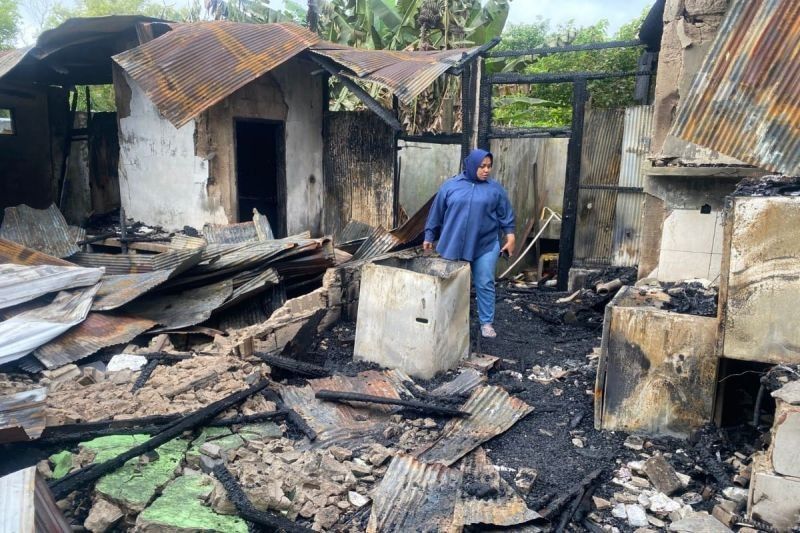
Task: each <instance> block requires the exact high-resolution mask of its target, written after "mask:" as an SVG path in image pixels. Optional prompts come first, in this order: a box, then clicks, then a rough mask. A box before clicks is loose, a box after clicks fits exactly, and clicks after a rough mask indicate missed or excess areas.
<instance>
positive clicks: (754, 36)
mask: <svg viewBox="0 0 800 533" xmlns="http://www.w3.org/2000/svg"><path fill="white" fill-rule="evenodd" d="M798 80H800V2H797V1H796V0H771V1H757V2H756V1H749V0H734V1H733V2H732V3H731V5H730V7H729V8H728V12H727V14H726V15H725V19H724V20H723V22H722V25H721V26H720V28H719V30H718V31H717V34H716V37H715V39H714V43H713V44H712V46H711V50H710V51H709V53H708V55H707V56H706V58H705V61H704V62H703V66H702V67H701V68H700V71H699V72H698V73H697V75H696V76H695V78H694V82H693V83H692V87H691V89H690V90H689V94H688V95H687V97H686V98H685V99H684V100H683V101H682V102H681V104H680V106H679V108H678V116H677V118H676V120H675V123H674V124H673V127H672V130H671V132H670V133H671V134H672V135H675V136H677V137H680V138H682V139H685V140H687V141H690V142H693V143H696V144H699V145H701V146H705V147H707V148H710V149H712V150H716V151H719V152H721V153H723V154H725V155H728V156H731V157H735V158H736V159H739V160H742V161H744V162H746V163H749V164H751V165H755V166H758V167H761V168H765V169H767V170H770V171H773V172H779V173H782V174H786V175H791V176H797V175H800V91H798V89H797V86H798Z"/></svg>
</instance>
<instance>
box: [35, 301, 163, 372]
mask: <svg viewBox="0 0 800 533" xmlns="http://www.w3.org/2000/svg"><path fill="white" fill-rule="evenodd" d="M153 326H155V322H153V321H151V320H148V319H146V318H141V317H134V316H122V315H107V314H103V313H89V315H88V316H87V317H86V320H84V321H83V322H81V323H80V324H78V325H77V326H76V327H74V328H72V329H70V330H69V331H67V332H66V333H64V334H63V335H60V336H59V337H57V338H55V339H54V340H52V341H50V342H48V343H47V344H45V345H43V346H41V347H39V348H38V349H37V350H36V351H35V352H33V355H34V356H35V357H36V359H38V360H39V361H40V362H41V363H42V364H43V365H44V366H45V367H47V368H57V367H59V366H63V365H66V364H69V363H74V362H75V361H80V360H81V359H83V358H84V357H89V356H90V355H92V354H93V353H95V352H97V351H99V350H100V349H102V348H105V347H107V346H114V345H116V344H123V343H126V342H129V341H131V340H132V339H133V338H134V337H136V336H137V335H140V334H142V333H144V332H145V331H147V330H149V329H150V328H152V327H153Z"/></svg>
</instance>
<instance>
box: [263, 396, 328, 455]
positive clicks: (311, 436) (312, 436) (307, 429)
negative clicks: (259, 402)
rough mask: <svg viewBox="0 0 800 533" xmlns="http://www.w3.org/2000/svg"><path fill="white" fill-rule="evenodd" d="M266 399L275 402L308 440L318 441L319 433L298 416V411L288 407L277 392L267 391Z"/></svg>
mask: <svg viewBox="0 0 800 533" xmlns="http://www.w3.org/2000/svg"><path fill="white" fill-rule="evenodd" d="M264 397H265V398H266V399H267V400H269V401H271V402H273V403H274V404H275V405H276V406H277V408H278V409H281V410H283V411H286V420H287V421H288V422H289V423H290V424H292V425H293V426H294V427H296V428H297V429H299V430H300V431H302V432H303V433H304V434H305V436H306V437H308V440H310V441H311V442H314V441H315V440H317V432H316V431H314V430H313V429H312V428H311V426H309V425H308V423H307V422H306V421H305V420H304V419H303V417H302V416H300V415H299V414H297V411H295V410H294V409H292V408H291V407H288V406H287V405H286V404H285V403H284V401H283V400H282V399H281V397H280V396H279V395H278V393H277V392H275V391H274V390H272V389H267V390H265V391H264Z"/></svg>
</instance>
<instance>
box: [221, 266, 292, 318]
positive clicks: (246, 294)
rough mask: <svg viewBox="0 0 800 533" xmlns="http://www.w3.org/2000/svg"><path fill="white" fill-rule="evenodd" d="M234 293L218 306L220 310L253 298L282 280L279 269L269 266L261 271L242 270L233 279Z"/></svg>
mask: <svg viewBox="0 0 800 533" xmlns="http://www.w3.org/2000/svg"><path fill="white" fill-rule="evenodd" d="M232 282H233V293H232V294H231V296H230V298H228V299H227V300H226V301H225V303H224V304H223V305H222V306H220V307H219V308H218V310H219V311H221V310H223V309H229V308H231V307H233V306H235V305H237V304H240V303H241V302H243V301H245V300H247V299H248V298H252V297H253V296H255V295H256V294H259V293H261V292H264V291H266V290H267V289H269V288H270V287H272V286H273V285H277V284H278V283H280V282H281V277H280V276H279V275H278V271H277V270H275V269H274V268H268V269H266V270H263V271H261V272H255V273H253V272H242V273H241V274H240V275H237V276H236V277H234V278H233V279H232Z"/></svg>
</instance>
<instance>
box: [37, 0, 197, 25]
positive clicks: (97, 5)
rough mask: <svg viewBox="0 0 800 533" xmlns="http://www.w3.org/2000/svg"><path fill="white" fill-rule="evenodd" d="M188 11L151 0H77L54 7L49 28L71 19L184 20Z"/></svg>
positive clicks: (49, 20) (57, 4)
mask: <svg viewBox="0 0 800 533" xmlns="http://www.w3.org/2000/svg"><path fill="white" fill-rule="evenodd" d="M187 11H188V10H187V9H186V8H184V9H177V8H175V7H173V6H172V5H169V4H166V3H160V2H156V1H151V0H76V1H75V2H74V3H70V4H65V3H61V2H58V3H56V4H55V5H54V6H53V10H52V13H51V14H50V16H49V17H48V20H47V26H48V27H50V28H54V27H56V26H58V25H59V24H61V23H62V22H64V21H65V20H67V19H69V18H74V17H102V16H106V15H147V16H150V17H158V18H164V19H168V20H183V19H184V17H185V15H186V12H187Z"/></svg>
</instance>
